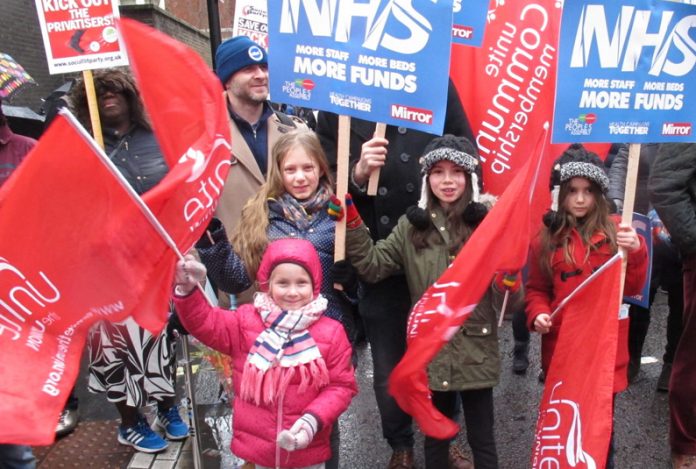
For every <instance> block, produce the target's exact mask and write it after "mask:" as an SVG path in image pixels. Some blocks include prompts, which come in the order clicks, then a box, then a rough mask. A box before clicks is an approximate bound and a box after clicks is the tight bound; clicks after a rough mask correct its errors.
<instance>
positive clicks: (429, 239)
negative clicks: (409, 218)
mask: <svg viewBox="0 0 696 469" xmlns="http://www.w3.org/2000/svg"><path fill="white" fill-rule="evenodd" d="M464 175H465V177H466V187H465V188H464V193H463V194H462V196H461V197H460V198H459V200H457V201H456V202H454V203H452V204H450V205H449V206H448V207H447V208H446V209H444V211H445V216H446V219H447V221H446V226H447V232H448V233H450V245H449V246H448V250H449V253H450V254H451V255H453V256H454V255H456V254H457V253H458V252H459V250H460V249H461V247H462V246H463V245H464V243H465V242H466V240H468V239H469V237H470V236H471V233H472V232H473V231H474V229H473V227H471V226H469V225H468V224H467V223H466V222H465V221H464V219H463V217H462V215H463V214H464V210H466V207H467V205H469V202H471V196H472V195H471V194H472V187H471V174H469V173H467V172H465V173H464ZM429 180H430V175H428V177H426V178H425V179H424V180H423V184H425V185H426V187H425V190H426V191H427V193H428V204H427V208H426V211H427V212H428V213H430V212H431V211H432V210H433V209H434V208H435V207H436V206H438V207H441V205H440V201H439V200H438V198H437V197H435V194H434V193H433V190H432V189H431V188H430V182H429ZM410 228H411V229H410V231H411V233H410V238H411V242H412V243H413V245H414V246H415V247H416V249H417V250H421V249H424V248H427V247H429V246H431V245H435V244H440V243H442V238H441V237H440V235H439V234H438V232H437V229H436V228H435V225H433V224H432V223H428V224H427V227H425V228H423V229H417V228H415V227H414V226H411V227H410Z"/></svg>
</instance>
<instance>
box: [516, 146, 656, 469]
mask: <svg viewBox="0 0 696 469" xmlns="http://www.w3.org/2000/svg"><path fill="white" fill-rule="evenodd" d="M608 186H609V178H608V177H607V176H606V174H605V172H604V168H603V164H602V161H601V160H600V159H599V157H598V156H597V155H596V154H594V153H591V152H589V151H587V150H586V149H585V148H584V147H583V146H582V145H579V144H573V145H571V146H570V147H569V148H568V149H567V150H566V151H565V152H564V153H563V155H561V157H560V158H559V159H558V160H557V161H556V163H555V164H554V170H553V174H552V177H551V188H552V197H553V203H552V210H551V212H549V213H547V215H546V216H545V217H544V224H545V225H546V226H545V227H543V228H542V229H541V232H540V233H539V236H538V238H537V239H536V240H535V241H534V243H533V244H532V250H531V254H530V259H531V261H530V266H529V278H528V281H527V284H526V291H527V292H526V303H527V305H526V313H527V325H528V327H529V328H530V329H531V330H535V331H537V332H539V333H540V334H542V340H541V367H542V372H543V373H544V374H545V373H546V372H547V371H548V368H549V365H550V364H551V357H552V356H553V351H554V347H555V345H556V340H557V338H558V332H559V329H560V326H561V322H562V321H563V310H561V311H560V312H559V313H558V314H557V315H556V316H555V317H554V318H553V320H552V319H551V318H550V312H551V311H554V310H555V309H556V306H558V304H559V303H560V301H562V300H563V299H564V298H565V297H566V296H568V295H569V294H570V293H571V292H572V291H573V290H575V288H576V287H577V286H578V285H580V284H581V283H582V282H583V280H585V279H586V278H587V277H589V276H590V275H591V274H592V273H593V272H594V271H595V270H596V269H597V268H598V267H600V266H601V265H602V264H604V263H605V262H607V261H608V260H609V259H610V258H611V257H612V256H613V255H614V254H616V252H617V251H618V249H619V248H623V249H625V250H626V252H627V253H628V268H627V270H626V282H625V286H624V292H623V293H624V295H635V294H637V293H639V292H640V291H641V289H642V287H643V284H644V282H645V278H646V273H647V267H648V256H647V250H646V247H645V242H644V240H642V238H641V237H640V236H639V235H638V234H637V233H636V231H635V230H634V229H633V228H632V227H631V226H630V225H626V224H623V223H621V224H620V223H619V220H618V217H616V216H610V214H609V213H610V204H609V201H608V200H607V196H606V194H607V189H608ZM587 288H592V286H591V285H590V286H588V287H587ZM610 313H611V314H618V313H617V312H610ZM627 323H628V321H620V325H619V342H618V348H617V356H616V369H615V374H614V393H618V392H620V391H623V390H624V389H626V386H627V384H628V383H627V374H626V367H627V364H628V324H627ZM612 459H613V455H612V452H611V448H610V452H609V455H608V458H607V466H606V467H613V461H612Z"/></svg>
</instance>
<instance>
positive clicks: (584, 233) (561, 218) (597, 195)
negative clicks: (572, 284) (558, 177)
mask: <svg viewBox="0 0 696 469" xmlns="http://www.w3.org/2000/svg"><path fill="white" fill-rule="evenodd" d="M571 180H572V179H571ZM571 180H568V181H565V182H563V183H561V186H560V190H559V192H558V214H557V220H558V223H557V224H556V225H555V226H554V227H553V228H549V227H546V228H544V229H543V230H542V232H541V236H542V238H541V246H542V255H541V258H540V259H539V261H540V262H541V263H542V267H543V269H544V270H545V271H546V273H547V274H548V275H549V278H551V277H552V275H553V274H552V268H551V261H552V257H553V253H554V251H555V250H556V249H558V248H559V247H560V248H562V249H563V257H564V258H565V261H566V262H568V263H569V264H574V263H575V262H574V260H573V259H574V257H573V252H572V246H571V245H570V243H569V241H570V232H571V231H572V230H573V228H575V229H576V230H577V231H578V233H579V234H580V238H582V242H583V246H584V247H585V258H584V260H585V261H587V259H588V258H589V256H590V253H591V251H593V250H596V249H598V247H597V246H594V245H593V244H592V243H591V238H592V236H593V235H594V234H596V233H598V232H600V233H604V235H605V236H606V237H607V241H608V243H609V246H610V249H611V252H612V253H615V252H616V251H617V250H618V246H617V244H616V226H615V225H614V222H613V221H612V220H611V217H610V216H609V214H610V210H611V209H610V206H609V202H608V201H607V199H606V197H604V193H603V192H602V189H601V188H600V187H599V185H598V184H597V183H596V182H594V181H591V180H589V179H587V181H589V182H590V190H591V191H592V194H594V202H595V203H594V205H593V207H592V208H591V209H590V210H589V211H588V213H587V215H585V216H584V217H583V218H582V219H580V220H579V219H577V218H576V217H575V216H573V215H572V214H571V213H570V212H568V211H567V210H566V209H565V200H566V198H567V197H568V194H569V192H570V181H571Z"/></svg>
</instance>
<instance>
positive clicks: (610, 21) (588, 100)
mask: <svg viewBox="0 0 696 469" xmlns="http://www.w3.org/2000/svg"><path fill="white" fill-rule="evenodd" d="M695 65H696V6H694V5H687V4H681V3H675V2H669V1H663V0H622V1H621V2H616V1H611V0H605V1H596V0H595V1H591V0H566V2H565V5H564V9H563V17H562V21H561V39H560V54H559V59H558V74H557V87H556V104H555V110H554V125H553V141H554V142H557V143H561V142H630V143H640V142H690V141H696V133H695V132H694V131H693V125H694V121H695V118H696V95H695V93H696V91H695V90H696V73H695Z"/></svg>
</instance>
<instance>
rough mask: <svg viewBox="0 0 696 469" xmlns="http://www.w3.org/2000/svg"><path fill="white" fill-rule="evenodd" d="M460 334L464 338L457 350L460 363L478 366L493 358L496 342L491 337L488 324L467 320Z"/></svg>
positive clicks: (490, 327) (491, 329) (490, 328)
mask: <svg viewBox="0 0 696 469" xmlns="http://www.w3.org/2000/svg"><path fill="white" fill-rule="evenodd" d="M461 333H462V335H463V336H464V337H463V339H464V340H463V341H462V343H461V348H460V350H459V353H460V356H461V361H462V363H465V364H475V365H480V364H482V363H484V362H486V360H490V359H491V357H494V356H495V348H496V347H497V345H498V341H497V340H496V339H495V337H493V326H492V324H491V323H490V322H487V321H485V322H478V321H471V320H469V321H467V322H465V323H464V326H463V327H462V331H461Z"/></svg>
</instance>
